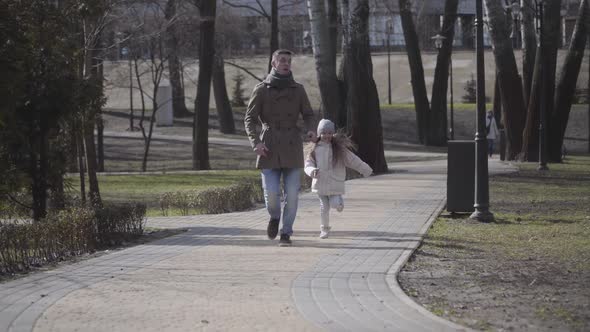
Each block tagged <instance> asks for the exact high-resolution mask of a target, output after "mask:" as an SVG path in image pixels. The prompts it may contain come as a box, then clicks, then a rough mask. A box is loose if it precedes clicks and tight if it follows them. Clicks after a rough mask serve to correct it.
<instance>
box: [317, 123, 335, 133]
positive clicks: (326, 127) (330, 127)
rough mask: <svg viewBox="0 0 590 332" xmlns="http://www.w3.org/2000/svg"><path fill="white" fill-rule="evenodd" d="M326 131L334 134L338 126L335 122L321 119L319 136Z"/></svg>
mask: <svg viewBox="0 0 590 332" xmlns="http://www.w3.org/2000/svg"><path fill="white" fill-rule="evenodd" d="M326 131H329V132H332V133H334V132H335V131H336V126H335V125H334V122H332V121H330V120H328V119H321V120H320V123H318V136H320V135H321V134H322V133H323V132H326Z"/></svg>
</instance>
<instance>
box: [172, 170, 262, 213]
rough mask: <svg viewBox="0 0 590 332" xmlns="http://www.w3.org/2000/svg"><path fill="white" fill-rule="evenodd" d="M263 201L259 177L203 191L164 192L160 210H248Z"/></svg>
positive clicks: (215, 211)
mask: <svg viewBox="0 0 590 332" xmlns="http://www.w3.org/2000/svg"><path fill="white" fill-rule="evenodd" d="M263 201H264V193H263V191H262V185H261V182H260V180H259V179H252V180H244V181H241V182H239V183H236V184H233V185H230V186H227V187H215V188H210V189H206V190H202V191H179V192H168V193H164V194H163V195H162V196H161V197H160V210H161V211H162V215H164V216H166V215H168V211H169V210H170V209H177V210H179V211H180V214H181V215H183V216H186V215H188V214H189V212H190V210H197V211H198V212H199V213H205V214H216V213H227V212H234V211H242V210H246V209H249V208H251V207H252V206H253V205H254V204H255V203H259V202H263Z"/></svg>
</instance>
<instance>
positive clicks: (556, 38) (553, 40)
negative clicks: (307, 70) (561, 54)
mask: <svg viewBox="0 0 590 332" xmlns="http://www.w3.org/2000/svg"><path fill="white" fill-rule="evenodd" d="M544 3H545V6H544V8H543V10H544V13H545V15H544V21H543V32H542V33H541V35H542V36H543V41H542V45H543V46H542V47H543V52H544V53H543V58H542V59H543V60H542V66H543V71H546V72H544V73H543V85H542V86H543V92H542V94H543V95H544V98H545V99H544V105H545V119H546V121H545V135H546V136H545V137H546V140H545V144H546V153H547V154H546V155H547V157H548V158H547V159H548V160H555V159H553V158H552V157H554V156H553V155H552V154H553V151H551V146H553V145H555V143H558V142H553V143H551V141H552V140H553V139H555V136H554V137H551V133H552V132H559V131H560V128H559V127H560V126H561V124H554V123H552V122H551V119H552V118H553V117H554V115H553V112H554V109H553V105H554V102H555V99H554V98H555V77H556V75H555V74H556V73H555V71H556V68H557V50H558V48H559V45H560V40H561V34H560V31H561V28H560V26H561V14H560V9H561V0H553V1H544ZM574 86H575V82H574ZM556 125H557V127H555V126H556ZM558 136H559V135H558ZM559 151H560V152H559V154H561V146H560V147H559ZM557 158H558V159H557V160H559V161H560V160H561V155H559V156H558V157H557Z"/></svg>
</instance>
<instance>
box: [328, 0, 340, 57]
mask: <svg viewBox="0 0 590 332" xmlns="http://www.w3.org/2000/svg"><path fill="white" fill-rule="evenodd" d="M338 26H339V23H338V0H328V35H329V36H330V37H329V40H328V43H329V44H330V51H331V52H332V54H330V56H331V59H330V61H333V62H334V63H337V62H336V53H337V51H338Z"/></svg>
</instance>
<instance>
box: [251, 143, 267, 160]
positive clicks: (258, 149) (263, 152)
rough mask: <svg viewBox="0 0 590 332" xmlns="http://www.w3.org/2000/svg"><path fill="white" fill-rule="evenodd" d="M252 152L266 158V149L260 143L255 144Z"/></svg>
mask: <svg viewBox="0 0 590 332" xmlns="http://www.w3.org/2000/svg"><path fill="white" fill-rule="evenodd" d="M254 151H255V152H256V154H257V155H259V156H263V157H266V152H267V151H268V148H267V147H266V145H265V144H264V143H262V142H260V143H258V144H256V147H255V148H254Z"/></svg>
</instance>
